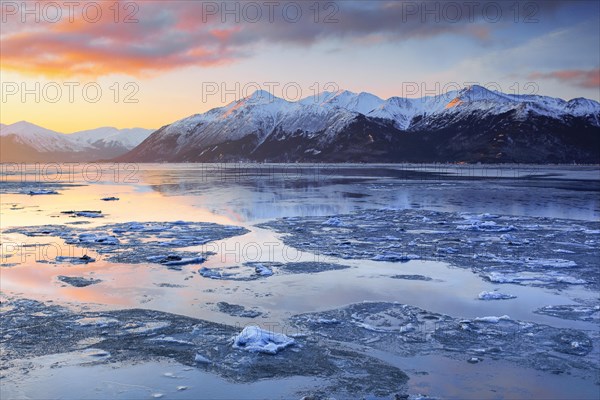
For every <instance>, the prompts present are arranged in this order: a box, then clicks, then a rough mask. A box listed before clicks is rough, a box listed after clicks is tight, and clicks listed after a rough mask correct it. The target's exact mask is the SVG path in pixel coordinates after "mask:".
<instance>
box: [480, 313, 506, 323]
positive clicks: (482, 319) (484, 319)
mask: <svg viewBox="0 0 600 400" xmlns="http://www.w3.org/2000/svg"><path fill="white" fill-rule="evenodd" d="M510 320H511V319H510V317H509V316H508V315H503V316H501V317H478V318H475V319H474V320H473V321H476V322H487V323H490V324H497V323H498V322H500V321H510Z"/></svg>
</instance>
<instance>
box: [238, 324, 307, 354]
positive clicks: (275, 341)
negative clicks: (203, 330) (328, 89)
mask: <svg viewBox="0 0 600 400" xmlns="http://www.w3.org/2000/svg"><path fill="white" fill-rule="evenodd" d="M294 343H295V341H294V339H292V338H290V337H287V336H286V335H284V334H283V333H275V332H273V331H267V330H264V329H261V328H259V327H258V326H247V327H245V328H244V330H242V332H240V334H239V335H237V336H236V337H234V338H233V347H234V348H236V349H242V350H246V351H250V352H253V353H266V354H277V353H278V352H279V351H281V350H283V349H285V348H286V347H289V346H292V345H294Z"/></svg>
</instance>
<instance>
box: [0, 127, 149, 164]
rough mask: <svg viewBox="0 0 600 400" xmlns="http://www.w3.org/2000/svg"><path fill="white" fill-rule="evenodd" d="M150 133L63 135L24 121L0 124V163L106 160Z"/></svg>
mask: <svg viewBox="0 0 600 400" xmlns="http://www.w3.org/2000/svg"><path fill="white" fill-rule="evenodd" d="M151 133H152V130H149V129H142V128H133V129H121V130H119V129H117V128H112V127H106V128H98V129H92V130H88V131H81V132H76V133H73V134H69V135H66V134H63V133H59V132H55V131H52V130H49V129H46V128H43V127H41V126H38V125H35V124H32V123H30V122H26V121H20V122H17V123H14V124H11V125H4V124H2V125H0V160H1V161H2V162H69V161H96V160H106V159H111V158H115V157H118V156H120V155H122V154H125V153H126V152H128V151H129V150H131V149H133V148H134V147H135V146H137V145H138V144H140V143H141V142H142V141H143V140H144V139H145V138H147V137H148V136H149V135H150V134H151Z"/></svg>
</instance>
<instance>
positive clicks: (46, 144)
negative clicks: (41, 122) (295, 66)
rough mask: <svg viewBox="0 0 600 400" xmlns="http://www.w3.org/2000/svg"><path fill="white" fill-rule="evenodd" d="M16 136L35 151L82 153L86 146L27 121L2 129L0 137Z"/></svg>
mask: <svg viewBox="0 0 600 400" xmlns="http://www.w3.org/2000/svg"><path fill="white" fill-rule="evenodd" d="M11 135H14V137H15V140H16V141H17V142H18V143H20V144H23V145H26V146H30V147H32V148H33V149H34V150H36V151H39V152H42V153H48V152H53V151H60V152H62V151H73V152H75V151H82V150H83V149H84V146H81V145H79V144H77V143H74V142H73V141H71V140H70V139H69V138H68V137H67V136H65V135H64V134H62V133H58V132H55V131H51V130H50V129H46V128H42V127H41V126H38V125H34V124H32V123H29V122H26V121H19V122H16V123H14V124H12V125H5V126H3V127H1V128H0V136H3V137H8V136H11Z"/></svg>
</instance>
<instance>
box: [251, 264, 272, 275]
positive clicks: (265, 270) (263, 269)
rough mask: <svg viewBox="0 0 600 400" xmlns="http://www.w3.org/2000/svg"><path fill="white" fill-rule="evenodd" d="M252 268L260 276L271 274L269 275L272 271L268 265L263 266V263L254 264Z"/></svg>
mask: <svg viewBox="0 0 600 400" xmlns="http://www.w3.org/2000/svg"><path fill="white" fill-rule="evenodd" d="M254 270H255V271H256V273H257V274H258V275H260V276H271V275H273V271H272V270H271V269H270V268H269V267H267V266H265V265H263V264H255V265H254Z"/></svg>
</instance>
